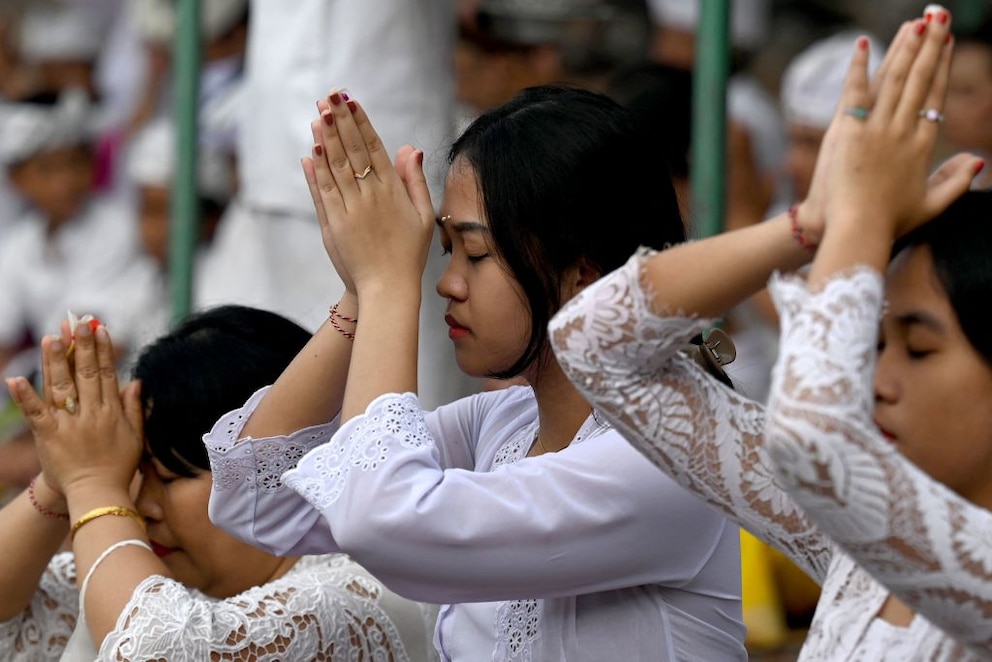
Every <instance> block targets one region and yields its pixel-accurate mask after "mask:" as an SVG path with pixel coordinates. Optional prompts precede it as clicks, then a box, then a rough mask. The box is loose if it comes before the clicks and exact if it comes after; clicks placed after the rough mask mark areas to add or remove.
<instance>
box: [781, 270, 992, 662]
mask: <svg viewBox="0 0 992 662" xmlns="http://www.w3.org/2000/svg"><path fill="white" fill-rule="evenodd" d="M882 288H883V281H882V277H881V275H880V274H878V273H877V272H875V271H872V270H869V269H867V268H859V269H856V270H854V271H853V272H852V273H850V274H847V275H845V276H839V277H836V278H835V279H833V280H831V281H829V282H828V284H827V285H826V287H824V288H823V289H822V290H821V291H820V292H818V293H810V292H809V291H807V289H806V287H805V285H804V283H802V281H799V280H797V279H785V278H782V279H778V280H774V281H773V283H772V294H773V296H774V297H775V300H776V303H777V305H778V309H779V312H780V314H781V316H782V329H783V335H782V343H781V351H780V355H779V359H778V363H777V364H776V367H775V370H774V374H773V382H772V396H771V399H770V401H769V412H768V430H767V444H768V446H769V452H770V454H771V456H772V458H773V460H774V461H775V463H776V465H777V473H778V475H779V477H780V479H781V481H782V483H783V485H785V486H786V488H787V489H788V490H789V491H790V493H791V494H792V495H793V498H794V499H795V500H796V502H797V503H799V504H800V505H801V506H802V507H803V508H804V509H805V510H806V512H807V513H808V514H809V517H810V518H812V519H814V520H815V521H816V522H817V523H818V525H819V526H820V528H821V529H822V530H823V531H824V532H825V533H826V534H828V535H830V536H831V537H832V538H833V539H834V541H835V542H836V543H837V544H839V545H840V546H841V547H842V548H843V549H844V551H845V552H847V553H848V554H849V555H850V556H851V557H852V558H854V559H855V560H856V561H857V562H858V564H859V565H861V566H862V567H863V568H865V569H866V570H867V571H868V572H869V573H871V574H872V575H873V576H874V577H875V578H876V579H877V580H878V581H879V582H880V583H882V584H884V585H885V586H886V587H887V588H888V589H889V590H890V591H892V592H893V593H894V594H895V595H896V596H898V597H899V599H901V600H903V601H904V602H905V603H906V604H908V605H909V606H910V607H911V608H913V609H914V610H916V611H918V612H919V613H920V614H922V615H924V616H925V617H926V618H927V619H928V620H929V621H930V622H932V623H934V624H935V625H937V626H938V627H940V628H941V629H943V630H945V631H946V632H948V633H949V634H950V635H951V636H953V637H955V638H956V639H958V640H959V641H961V642H963V643H965V644H968V645H970V646H972V647H973V648H975V649H976V650H977V651H980V652H982V653H983V656H984V655H990V654H992V513H990V512H989V511H987V510H985V509H983V508H980V507H978V506H975V505H974V504H972V503H970V502H968V501H966V500H964V499H962V498H961V497H960V496H958V495H957V494H955V493H953V492H952V491H950V490H949V489H947V488H946V487H945V486H944V485H942V484H941V483H938V482H937V481H935V480H934V479H932V478H931V477H930V476H928V475H927V474H925V473H924V472H923V471H921V470H920V469H918V468H917V467H916V466H915V465H913V464H912V463H911V462H909V461H908V460H907V459H906V458H905V457H904V456H903V455H902V454H900V453H899V452H898V451H897V450H896V449H895V447H894V446H893V445H892V444H889V443H888V442H886V441H885V439H883V438H882V436H881V435H880V434H879V433H878V431H877V429H876V427H875V425H874V424H873V402H874V400H873V385H872V380H873V372H874V370H873V369H874V365H875V356H876V350H875V343H876V339H877V333H878V323H879V315H880V309H881V303H882V296H883V289H882Z"/></svg>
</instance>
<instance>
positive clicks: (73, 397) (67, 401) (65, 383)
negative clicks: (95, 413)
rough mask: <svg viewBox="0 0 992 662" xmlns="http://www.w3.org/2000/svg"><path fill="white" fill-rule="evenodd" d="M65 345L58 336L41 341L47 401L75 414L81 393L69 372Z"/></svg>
mask: <svg viewBox="0 0 992 662" xmlns="http://www.w3.org/2000/svg"><path fill="white" fill-rule="evenodd" d="M65 354H66V352H65V345H63V344H62V340H61V339H60V338H58V337H57V336H47V337H46V338H44V339H42V341H41V359H42V366H43V368H42V372H43V374H44V375H45V386H44V390H45V399H46V400H47V401H48V403H49V404H51V405H52V406H54V407H58V408H60V409H66V410H67V411H68V412H69V413H75V411H76V407H77V406H78V404H79V393H78V392H77V390H76V384H75V382H74V381H73V379H72V372H71V371H70V370H69V362H68V360H67V359H66V355H65Z"/></svg>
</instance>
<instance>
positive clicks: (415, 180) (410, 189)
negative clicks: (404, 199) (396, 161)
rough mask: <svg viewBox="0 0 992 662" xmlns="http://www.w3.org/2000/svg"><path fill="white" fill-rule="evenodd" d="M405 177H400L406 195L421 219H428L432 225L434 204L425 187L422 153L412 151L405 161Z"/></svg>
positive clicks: (428, 189)
mask: <svg viewBox="0 0 992 662" xmlns="http://www.w3.org/2000/svg"><path fill="white" fill-rule="evenodd" d="M405 170H406V172H405V176H403V177H402V179H403V183H404V184H405V185H406V192H407V195H409V196H410V200H411V201H412V202H413V206H414V207H416V209H417V213H418V214H419V215H420V218H421V219H430V221H431V224H432V226H433V223H434V204H433V203H432V202H431V191H430V188H428V186H427V177H426V175H424V152H423V151H422V150H419V149H418V150H416V151H414V152H413V153H412V154H411V155H410V157H409V158H408V159H407V160H406V168H405Z"/></svg>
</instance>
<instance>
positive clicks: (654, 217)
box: [448, 86, 685, 378]
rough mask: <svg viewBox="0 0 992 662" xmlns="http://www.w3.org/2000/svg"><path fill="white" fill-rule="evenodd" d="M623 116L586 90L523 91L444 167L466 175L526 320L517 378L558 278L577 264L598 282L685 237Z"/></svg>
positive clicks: (540, 343) (668, 185)
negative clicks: (458, 167)
mask: <svg viewBox="0 0 992 662" xmlns="http://www.w3.org/2000/svg"><path fill="white" fill-rule="evenodd" d="M661 153H662V150H660V149H659V148H657V146H656V145H655V144H654V142H653V139H652V137H651V136H650V135H649V134H646V133H645V132H643V131H642V130H640V129H639V128H638V126H637V124H636V123H635V122H634V121H633V119H632V117H631V114H630V112H629V111H627V110H626V109H624V108H623V107H622V106H620V105H619V104H617V103H616V102H615V101H613V100H611V99H610V98H608V97H606V96H604V95H601V94H597V93H594V92H590V91H587V90H582V89H577V88H572V87H564V86H542V87H532V88H528V89H525V90H523V91H522V92H520V93H519V94H518V95H517V96H515V97H514V98H513V99H511V100H510V101H509V102H507V103H505V104H504V105H502V106H500V107H498V108H496V109H495V110H492V111H490V112H487V113H485V114H484V115H482V116H480V117H479V118H478V119H476V120H475V121H474V122H473V123H472V124H471V125H470V126H469V127H468V128H467V129H466V130H465V132H464V133H463V134H462V135H461V136H460V137H459V138H458V139H457V140H456V141H455V143H454V144H453V145H452V147H451V150H450V152H449V154H448V160H449V162H450V163H453V162H454V161H455V160H456V159H465V160H466V161H467V162H468V164H469V165H471V167H472V169H473V170H474V172H475V177H476V180H477V185H478V189H479V193H480V197H481V200H482V205H483V208H484V211H485V215H486V220H487V221H488V224H489V229H490V231H491V233H492V238H493V243H494V244H495V252H496V255H497V257H498V258H499V259H500V260H501V262H502V264H503V265H504V266H505V268H506V269H507V270H508V272H509V273H510V274H511V275H512V276H513V277H514V278H515V279H516V281H517V282H518V283H519V284H520V287H521V289H522V290H523V292H524V295H525V296H526V298H527V303H528V306H529V307H530V314H531V335H530V339H529V341H528V344H527V347H526V349H525V350H524V352H523V353H522V354H521V356H520V357H519V358H518V359H517V361H516V362H515V363H514V364H513V366H511V367H510V368H508V369H507V370H505V371H503V372H501V373H499V374H497V375H493V376H494V377H498V378H507V377H512V376H515V375H517V374H519V373H520V372H521V371H522V370H523V369H524V368H526V367H527V366H528V365H530V364H531V363H532V362H533V361H534V360H535V359H539V358H541V357H542V355H543V353H544V352H545V350H546V347H547V342H548V340H547V325H548V321H549V320H550V319H551V316H552V315H554V313H555V312H557V311H558V309H559V308H561V306H562V304H563V303H564V302H563V301H562V294H561V278H562V276H563V274H564V273H565V272H566V270H567V269H569V268H570V267H574V266H579V265H583V264H584V265H586V266H588V267H591V268H593V269H595V270H597V271H598V272H599V273H600V274H605V273H607V272H609V271H612V270H614V269H616V268H618V267H620V266H621V265H622V264H623V263H624V262H625V261H626V260H627V259H628V258H629V257H630V256H631V255H632V254H633V253H634V251H636V250H637V248H638V247H640V246H648V247H653V248H657V249H661V248H664V247H665V246H666V245H668V244H674V243H678V242H681V241H683V240H684V239H685V226H684V224H683V221H682V217H681V215H680V212H679V206H678V201H677V200H676V197H675V190H674V188H673V186H672V181H671V176H670V174H669V169H668V164H667V163H665V161H664V158H662V157H661V156H660V154H661Z"/></svg>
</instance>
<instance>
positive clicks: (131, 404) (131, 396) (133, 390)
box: [121, 380, 145, 439]
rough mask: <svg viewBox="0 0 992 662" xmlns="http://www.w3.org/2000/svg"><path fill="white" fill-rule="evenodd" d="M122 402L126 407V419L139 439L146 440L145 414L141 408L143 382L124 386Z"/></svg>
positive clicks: (134, 382)
mask: <svg viewBox="0 0 992 662" xmlns="http://www.w3.org/2000/svg"><path fill="white" fill-rule="evenodd" d="M121 402H122V403H123V405H124V418H126V419H127V422H128V424H129V425H130V426H131V429H132V430H134V434H135V436H137V437H138V439H144V438H145V413H144V410H143V408H142V406H141V382H140V381H137V380H135V381H133V382H130V383H129V384H127V385H126V386H124V390H123V391H122V392H121Z"/></svg>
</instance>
